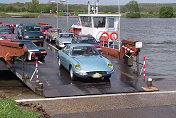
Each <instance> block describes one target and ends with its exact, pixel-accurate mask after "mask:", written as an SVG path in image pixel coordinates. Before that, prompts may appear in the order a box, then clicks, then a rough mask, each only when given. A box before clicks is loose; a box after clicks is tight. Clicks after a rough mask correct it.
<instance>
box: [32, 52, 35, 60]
mask: <svg viewBox="0 0 176 118" xmlns="http://www.w3.org/2000/svg"><path fill="white" fill-rule="evenodd" d="M31 58H32V60H34V59H35V53H34V52H33V53H32V55H31Z"/></svg>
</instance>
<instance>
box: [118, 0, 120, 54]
mask: <svg viewBox="0 0 176 118" xmlns="http://www.w3.org/2000/svg"><path fill="white" fill-rule="evenodd" d="M118 12H119V15H120V0H118ZM118 29H119V52H120V45H121V40H120V16H119V28H118Z"/></svg>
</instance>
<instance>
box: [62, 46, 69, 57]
mask: <svg viewBox="0 0 176 118" xmlns="http://www.w3.org/2000/svg"><path fill="white" fill-rule="evenodd" d="M63 52H64V53H65V54H67V55H70V47H69V46H67V47H65V48H64V49H63Z"/></svg>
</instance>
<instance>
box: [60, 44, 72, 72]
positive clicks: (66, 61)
mask: <svg viewBox="0 0 176 118" xmlns="http://www.w3.org/2000/svg"><path fill="white" fill-rule="evenodd" d="M62 52H63V53H62V55H61V57H60V59H61V63H62V64H63V66H64V67H65V68H66V69H67V70H69V65H70V61H69V60H70V59H69V58H70V47H69V46H66V47H65V48H64V49H63V51H62Z"/></svg>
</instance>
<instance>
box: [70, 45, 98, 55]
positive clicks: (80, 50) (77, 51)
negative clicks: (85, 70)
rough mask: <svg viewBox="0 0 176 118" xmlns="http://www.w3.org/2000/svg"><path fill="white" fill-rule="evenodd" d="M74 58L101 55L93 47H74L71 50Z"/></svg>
mask: <svg viewBox="0 0 176 118" xmlns="http://www.w3.org/2000/svg"><path fill="white" fill-rule="evenodd" d="M71 55H72V56H92V55H99V53H98V51H97V49H96V48H95V47H92V46H84V47H82V46H80V47H73V49H72V50H71Z"/></svg>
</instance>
